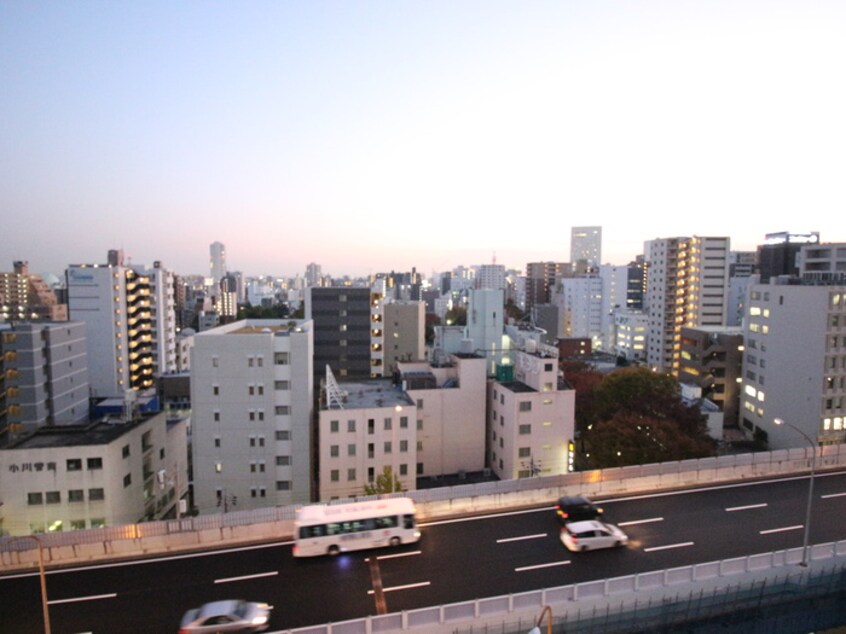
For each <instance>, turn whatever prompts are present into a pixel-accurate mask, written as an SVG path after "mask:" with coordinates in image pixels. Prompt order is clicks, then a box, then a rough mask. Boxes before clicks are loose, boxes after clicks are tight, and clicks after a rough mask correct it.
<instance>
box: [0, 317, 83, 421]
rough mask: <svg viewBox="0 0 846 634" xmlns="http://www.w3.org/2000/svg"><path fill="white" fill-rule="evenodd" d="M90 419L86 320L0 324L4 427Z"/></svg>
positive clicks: (0, 416) (1, 416) (0, 401)
mask: <svg viewBox="0 0 846 634" xmlns="http://www.w3.org/2000/svg"><path fill="white" fill-rule="evenodd" d="M87 420H88V353H87V349H86V341H85V324H84V323H83V322H79V321H63V322H17V323H13V324H0V430H3V429H6V428H7V426H9V425H15V424H24V423H26V424H33V425H38V426H41V425H66V424H72V423H79V422H85V421H87Z"/></svg>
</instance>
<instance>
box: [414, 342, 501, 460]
mask: <svg viewBox="0 0 846 634" xmlns="http://www.w3.org/2000/svg"><path fill="white" fill-rule="evenodd" d="M399 371H400V375H401V380H402V387H403V389H404V391H405V393H406V394H407V395H408V397H409V398H410V399H411V401H412V402H413V403H415V405H416V415H417V419H416V425H415V429H416V430H417V465H416V474H417V475H418V476H420V477H437V476H442V475H451V474H460V473H470V472H476V471H481V470H482V469H484V468H485V399H486V377H487V372H486V361H485V358H484V357H482V356H480V355H476V354H472V353H468V354H461V353H458V354H452V355H450V356H449V358H448V360H446V361H445V362H442V363H438V364H429V363H400V364H399Z"/></svg>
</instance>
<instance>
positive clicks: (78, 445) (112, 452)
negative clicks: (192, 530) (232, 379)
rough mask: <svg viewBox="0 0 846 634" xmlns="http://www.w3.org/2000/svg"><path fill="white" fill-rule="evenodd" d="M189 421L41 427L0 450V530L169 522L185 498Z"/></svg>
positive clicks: (120, 420) (158, 419)
mask: <svg viewBox="0 0 846 634" xmlns="http://www.w3.org/2000/svg"><path fill="white" fill-rule="evenodd" d="M187 439H188V423H187V421H186V420H184V419H183V420H178V421H169V420H168V419H167V416H166V415H165V414H157V415H155V416H152V417H149V418H143V419H140V418H139V419H133V420H126V419H124V418H123V417H119V418H117V419H113V420H112V419H110V420H107V421H102V420H101V421H97V422H93V423H88V424H84V425H65V426H61V427H41V428H39V429H38V430H37V431H35V432H34V433H32V434H28V435H25V436H22V437H20V438H18V439H15V440H13V441H12V442H10V443H9V444H7V445H6V446H4V447H3V448H0V472H2V473H3V478H2V479H0V497H2V499H3V505H4V507H5V508H4V511H5V512H4V516H3V518H4V519H3V525H2V526H0V532H4V531H5V532H8V533H10V534H12V535H27V534H32V533H43V532H55V531H67V530H77V529H85V528H102V527H106V526H119V525H123V524H133V523H136V522H140V521H143V520H155V519H163V518H165V517H168V516H170V517H174V516H175V515H176V513H177V509H178V505H177V504H178V500H181V499H184V498H185V497H186V496H187V493H188V440H187Z"/></svg>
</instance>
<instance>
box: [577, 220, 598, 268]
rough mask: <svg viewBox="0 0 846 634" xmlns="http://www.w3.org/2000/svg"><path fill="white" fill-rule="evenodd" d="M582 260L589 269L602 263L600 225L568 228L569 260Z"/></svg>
mask: <svg viewBox="0 0 846 634" xmlns="http://www.w3.org/2000/svg"><path fill="white" fill-rule="evenodd" d="M579 261H584V262H586V263H587V266H588V267H589V268H591V269H595V268H596V267H598V266H599V265H600V264H602V227H573V228H571V229H570V262H572V263H574V264H575V263H577V262H579Z"/></svg>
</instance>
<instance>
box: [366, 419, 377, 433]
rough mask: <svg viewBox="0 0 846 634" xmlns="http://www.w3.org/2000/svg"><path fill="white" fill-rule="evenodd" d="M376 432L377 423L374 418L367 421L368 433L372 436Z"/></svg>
mask: <svg viewBox="0 0 846 634" xmlns="http://www.w3.org/2000/svg"><path fill="white" fill-rule="evenodd" d="M375 431H376V421H375V420H374V419H372V418H368V419H367V433H368V434H372V433H374V432H375Z"/></svg>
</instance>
